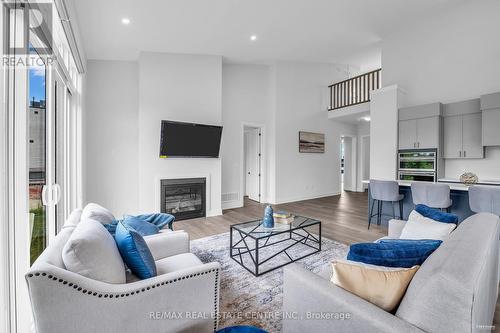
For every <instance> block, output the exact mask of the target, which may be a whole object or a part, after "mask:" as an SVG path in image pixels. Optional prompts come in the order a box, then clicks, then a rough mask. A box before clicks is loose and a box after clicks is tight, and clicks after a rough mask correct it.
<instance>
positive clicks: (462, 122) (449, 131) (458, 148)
mask: <svg viewBox="0 0 500 333" xmlns="http://www.w3.org/2000/svg"><path fill="white" fill-rule="evenodd" d="M481 122H482V117H481V113H469V114H463V115H454V116H449V117H444V126H443V132H444V149H443V150H444V151H443V155H444V156H443V157H444V158H462V159H463V158H483V157H484V149H483V146H482V143H481V139H482V138H481V133H482V131H481V127H482V126H481Z"/></svg>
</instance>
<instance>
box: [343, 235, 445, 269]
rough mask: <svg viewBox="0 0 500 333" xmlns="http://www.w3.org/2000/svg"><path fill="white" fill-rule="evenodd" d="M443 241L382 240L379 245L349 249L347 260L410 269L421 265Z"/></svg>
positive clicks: (362, 245) (363, 245)
mask: <svg viewBox="0 0 500 333" xmlns="http://www.w3.org/2000/svg"><path fill="white" fill-rule="evenodd" d="M440 244H441V241H435V240H400V239H395V240H394V239H389V240H388V239H382V240H380V241H379V242H377V243H358V244H353V245H351V247H350V248H349V253H348V254H347V259H348V260H352V261H358V262H363V263H365V264H371V265H378V266H386V267H405V268H410V267H413V266H415V265H421V264H422V263H423V262H424V261H425V259H427V257H428V256H430V255H431V253H432V252H434V250H436V249H437V248H438V247H439V245H440Z"/></svg>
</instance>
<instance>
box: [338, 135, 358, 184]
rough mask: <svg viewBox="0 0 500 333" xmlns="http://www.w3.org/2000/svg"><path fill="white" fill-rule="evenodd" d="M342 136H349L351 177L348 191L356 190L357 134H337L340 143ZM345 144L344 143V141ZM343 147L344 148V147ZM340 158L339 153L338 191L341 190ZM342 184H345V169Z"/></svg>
mask: <svg viewBox="0 0 500 333" xmlns="http://www.w3.org/2000/svg"><path fill="white" fill-rule="evenodd" d="M342 137H348V138H351V146H352V147H351V149H352V151H351V155H352V158H351V159H352V161H351V163H352V165H351V173H352V177H351V184H352V186H351V189H350V192H356V191H357V183H358V181H357V178H358V170H357V169H358V136H357V135H354V134H340V135H339V142H340V143H341V144H342ZM344 144H345V143H344ZM344 149H345V148H344ZM341 160H342V156H341V155H340V154H339V173H338V175H339V192H342V191H340V190H341V188H340V187H341V183H342V180H341V178H340V177H341V176H342V175H341V170H340V167H341ZM344 170H345V160H344ZM344 184H345V171H344ZM344 191H345V186H344Z"/></svg>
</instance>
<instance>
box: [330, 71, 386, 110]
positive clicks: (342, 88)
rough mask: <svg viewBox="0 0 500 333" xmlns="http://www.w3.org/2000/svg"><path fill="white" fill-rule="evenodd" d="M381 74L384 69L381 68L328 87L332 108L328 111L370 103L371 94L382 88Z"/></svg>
mask: <svg viewBox="0 0 500 333" xmlns="http://www.w3.org/2000/svg"><path fill="white" fill-rule="evenodd" d="M381 74H382V69H380V68H379V69H377V70H374V71H371V72H368V73H365V74H361V75H358V76H355V77H352V78H350V79H347V80H344V81H341V82H337V83H334V84H332V85H330V86H328V88H329V89H330V106H329V107H328V110H329V111H331V110H337V109H340V108H345V107H347V106H352V105H357V104H361V103H366V102H369V101H370V92H371V91H372V90H375V89H379V88H380V86H381V82H382V77H381Z"/></svg>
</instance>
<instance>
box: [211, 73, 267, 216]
mask: <svg viewBox="0 0 500 333" xmlns="http://www.w3.org/2000/svg"><path fill="white" fill-rule="evenodd" d="M270 79H271V72H270V68H269V67H268V66H263V65H229V64H224V65H223V66H222V124H223V126H224V135H223V136H222V145H221V156H222V196H223V198H224V199H225V200H223V202H222V204H223V208H231V207H238V206H241V205H242V204H243V202H242V196H243V193H244V189H243V172H244V171H243V165H242V158H243V125H244V124H247V125H261V126H263V127H264V131H263V141H264V145H265V146H264V147H263V150H264V152H263V153H264V154H263V157H264V159H263V161H262V162H263V164H264V167H263V182H264V184H266V188H264V189H263V191H262V200H263V201H266V200H267V198H268V197H270V195H269V193H270V187H271V185H272V182H271V181H268V180H269V179H270V164H269V163H270V158H269V156H270V154H271V148H270V147H269V146H270V144H271V142H272V139H271V133H272V132H273V131H274V130H273V128H272V125H271V117H272V112H271V99H270V98H271V96H270Z"/></svg>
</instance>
